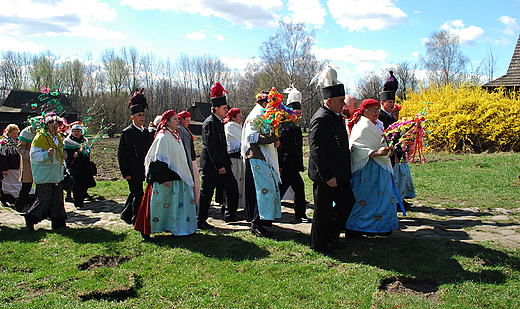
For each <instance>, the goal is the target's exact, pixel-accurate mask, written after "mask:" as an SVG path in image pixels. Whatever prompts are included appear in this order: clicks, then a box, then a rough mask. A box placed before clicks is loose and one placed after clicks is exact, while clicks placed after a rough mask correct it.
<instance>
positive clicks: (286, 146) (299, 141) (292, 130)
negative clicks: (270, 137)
mask: <svg viewBox="0 0 520 309" xmlns="http://www.w3.org/2000/svg"><path fill="white" fill-rule="evenodd" d="M279 140H280V147H279V148H278V164H279V165H280V167H281V168H282V170H283V169H287V170H290V171H298V172H303V150H302V147H303V136H302V129H301V128H300V127H298V126H291V127H289V130H285V131H283V133H282V134H281V135H280V138H279Z"/></svg>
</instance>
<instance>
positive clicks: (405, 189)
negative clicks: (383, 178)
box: [394, 163, 415, 199]
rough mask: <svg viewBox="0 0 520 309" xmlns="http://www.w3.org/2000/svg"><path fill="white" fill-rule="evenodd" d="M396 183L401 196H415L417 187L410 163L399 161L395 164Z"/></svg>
mask: <svg viewBox="0 0 520 309" xmlns="http://www.w3.org/2000/svg"><path fill="white" fill-rule="evenodd" d="M394 178H395V185H396V186H397V190H398V191H399V195H400V196H401V198H403V199H404V198H414V197H415V188H414V186H413V181H412V173H411V172H410V166H408V163H397V164H396V165H395V166H394Z"/></svg>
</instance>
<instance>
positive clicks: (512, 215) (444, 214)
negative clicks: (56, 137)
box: [0, 200, 520, 247]
mask: <svg viewBox="0 0 520 309" xmlns="http://www.w3.org/2000/svg"><path fill="white" fill-rule="evenodd" d="M413 202H414V206H412V207H411V208H410V210H409V211H408V216H407V217H400V219H399V221H400V224H399V225H400V229H399V230H396V231H394V233H393V234H392V236H390V237H395V236H407V237H418V238H441V237H443V238H449V239H453V240H457V241H463V242H468V243H472V242H478V241H494V242H497V243H500V244H502V245H503V246H505V247H516V246H519V245H520V209H513V210H506V209H495V210H493V211H491V210H480V209H478V208H455V209H442V208H440V206H441V205H438V206H439V208H436V207H425V206H423V205H421V204H420V203H419V202H417V201H413ZM123 203H124V201H111V200H97V201H92V202H86V203H85V207H84V208H82V209H76V208H75V207H74V205H73V204H72V203H65V208H66V211H67V216H68V219H67V225H68V226H69V227H72V228H80V227H113V226H124V227H127V228H128V229H130V228H131V226H129V225H127V224H125V223H124V222H123V221H121V220H120V219H119V213H120V212H121V209H122V205H123ZM307 212H308V214H309V215H310V216H312V209H309V210H308V211H307ZM239 215H240V216H242V217H243V216H244V214H243V212H240V213H239ZM209 216H210V219H209V220H208V222H209V223H210V224H212V225H214V226H215V227H216V228H217V229H218V230H219V231H222V232H225V231H232V230H247V229H248V228H249V224H248V223H247V222H246V221H240V222H237V223H235V224H226V223H225V222H224V221H223V220H222V215H221V214H220V211H219V209H218V207H217V206H214V207H211V209H210V213H209ZM293 218H294V212H293V210H292V209H291V208H288V207H282V218H281V219H279V220H276V221H275V223H274V225H275V227H274V231H275V232H276V233H291V232H301V233H305V234H310V229H311V224H309V223H296V222H295V221H294V219H293ZM1 225H9V226H24V225H25V221H24V218H23V216H22V215H21V214H20V213H18V212H17V211H15V210H14V209H12V208H9V207H4V206H0V226H1ZM35 228H36V229H39V228H44V229H50V221H48V220H44V221H43V222H41V223H39V224H37V225H36V226H35Z"/></svg>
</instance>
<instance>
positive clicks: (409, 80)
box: [380, 61, 419, 100]
mask: <svg viewBox="0 0 520 309" xmlns="http://www.w3.org/2000/svg"><path fill="white" fill-rule="evenodd" d="M391 70H392V71H393V72H394V75H395V77H396V78H397V81H398V82H399V88H398V89H397V93H396V96H397V97H399V98H401V99H403V100H406V94H407V93H409V92H412V91H414V90H416V89H417V87H418V86H419V80H418V79H417V77H416V76H415V71H416V70H417V64H413V65H412V64H411V63H410V62H409V61H402V62H399V63H398V64H396V65H395V66H393V67H392V68H391ZM383 85H384V84H381V86H380V87H381V88H380V89H382V88H383Z"/></svg>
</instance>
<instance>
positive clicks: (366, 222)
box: [346, 99, 404, 236]
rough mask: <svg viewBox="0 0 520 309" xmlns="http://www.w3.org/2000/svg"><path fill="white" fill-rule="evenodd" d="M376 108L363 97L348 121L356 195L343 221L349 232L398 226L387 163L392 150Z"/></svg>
mask: <svg viewBox="0 0 520 309" xmlns="http://www.w3.org/2000/svg"><path fill="white" fill-rule="evenodd" d="M379 110H380V107H379V103H378V102H377V101H376V100H374V99H367V100H364V101H363V102H362V103H361V107H360V109H358V110H356V111H355V112H354V114H353V115H352V117H351V121H350V122H349V124H348V127H349V130H350V138H349V143H350V145H351V148H352V150H351V164H352V165H351V170H352V190H353V192H354V196H355V198H356V203H355V205H354V208H353V209H352V212H351V213H350V216H349V218H348V220H347V223H346V228H347V232H348V233H349V234H354V235H355V234H365V235H380V236H387V235H390V234H391V233H392V230H394V229H396V228H397V227H398V226H399V221H398V218H397V205H398V203H400V202H401V198H400V196H399V192H398V191H397V188H396V186H395V182H394V177H393V170H392V164H391V163H390V156H391V154H392V151H391V150H390V149H389V148H388V146H387V145H386V144H385V142H384V141H383V140H382V137H381V133H380V131H379V129H378V128H377V127H376V120H377V118H378V116H379ZM403 212H404V210H403Z"/></svg>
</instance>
